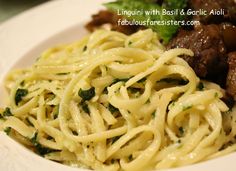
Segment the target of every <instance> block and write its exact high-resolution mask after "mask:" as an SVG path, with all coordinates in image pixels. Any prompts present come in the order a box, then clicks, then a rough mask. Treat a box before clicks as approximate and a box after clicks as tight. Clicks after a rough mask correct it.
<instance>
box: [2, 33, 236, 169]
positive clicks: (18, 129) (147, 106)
mask: <svg viewBox="0 0 236 171" xmlns="http://www.w3.org/2000/svg"><path fill="white" fill-rule="evenodd" d="M181 56H188V57H189V58H191V57H192V58H194V53H193V51H192V50H189V49H186V48H175V49H169V50H166V49H165V47H164V46H163V45H162V44H161V43H160V40H159V37H158V36H157V33H155V32H153V31H152V30H151V29H145V30H141V31H138V32H136V33H134V34H131V35H129V36H128V35H125V34H123V33H119V32H116V31H108V30H96V31H95V32H93V33H92V34H91V35H88V36H86V37H84V38H83V39H81V40H80V41H78V42H75V43H71V44H68V45H64V46H57V47H54V48H50V49H48V50H47V51H45V52H43V53H42V55H41V56H40V57H39V58H38V59H37V60H36V61H35V63H34V64H33V65H32V66H31V67H29V68H24V69H17V70H13V71H11V72H10V73H9V74H8V76H7V77H6V80H5V87H6V89H7V91H8V93H9V104H8V106H7V107H6V108H5V109H1V110H0V118H1V119H0V125H1V127H2V129H3V130H4V131H5V132H6V133H7V134H8V135H9V136H10V137H12V138H14V139H16V140H17V141H19V142H20V143H22V144H24V145H25V146H26V147H28V148H30V149H32V150H33V151H35V152H36V153H38V154H39V155H42V156H43V157H45V158H46V159H50V160H53V161H57V162H59V163H62V164H66V165H70V166H74V167H80V168H88V169H94V170H114V171H118V170H128V171H131V170H132V171H134V170H149V169H166V168H173V167H179V166H184V165H189V164H193V163H197V162H200V161H205V160H208V159H211V158H215V157H218V156H222V155H225V154H228V153H230V152H232V151H235V150H236V144H235V135H236V122H235V121H236V115H235V108H232V109H229V107H227V105H226V104H225V103H224V102H223V101H222V100H221V98H222V97H223V96H224V94H225V92H224V90H223V89H221V88H220V86H219V85H217V84H215V83H212V82H208V81H203V80H201V79H200V78H199V77H197V75H196V74H195V72H194V70H193V69H192V68H191V67H190V66H189V64H188V63H187V62H186V61H185V60H184V59H182V58H181ZM230 56H231V55H230ZM234 57H235V56H234V54H232V56H231V57H230V58H232V59H233V58H234ZM228 62H229V64H230V66H231V65H232V68H234V67H233V66H234V65H235V64H234V61H228ZM232 74H233V73H232ZM229 84H231V82H229ZM233 91H234V90H233Z"/></svg>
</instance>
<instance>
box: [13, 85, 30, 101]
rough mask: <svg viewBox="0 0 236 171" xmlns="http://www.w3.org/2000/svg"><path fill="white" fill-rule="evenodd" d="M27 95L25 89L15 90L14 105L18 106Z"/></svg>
mask: <svg viewBox="0 0 236 171" xmlns="http://www.w3.org/2000/svg"><path fill="white" fill-rule="evenodd" d="M27 94H28V90H27V89H21V88H19V89H17V90H16V95H15V103H16V105H18V104H19V103H20V102H21V100H22V98H23V97H25V96H26V95H27Z"/></svg>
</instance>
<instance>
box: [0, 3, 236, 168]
mask: <svg viewBox="0 0 236 171" xmlns="http://www.w3.org/2000/svg"><path fill="white" fill-rule="evenodd" d="M104 1H107V0H102V1H101V0H86V1H85V0H70V1H68V0H57V1H52V2H49V3H46V4H43V5H41V6H38V7H36V8H33V9H31V10H29V11H27V12H25V13H23V14H20V15H18V16H17V17H14V18H13V19H11V20H9V21H7V22H5V23H3V24H1V25H0V69H1V72H0V95H1V96H0V106H1V107H3V106H4V105H5V104H6V102H5V100H4V99H5V98H4V96H5V95H6V94H5V92H4V89H3V87H2V82H3V78H4V76H5V75H6V73H7V72H8V71H9V70H10V69H11V68H12V67H25V66H28V65H30V64H32V63H33V61H34V60H35V59H36V58H37V56H38V55H39V54H40V52H42V51H43V50H44V49H46V48H48V47H51V46H54V45H57V44H62V43H66V42H70V41H73V40H76V39H79V38H81V37H82V36H83V35H85V34H86V31H85V29H84V28H83V26H84V23H85V22H86V21H88V20H89V18H90V16H91V14H93V13H95V12H96V11H98V10H99V9H101V8H102V6H101V3H102V2H104ZM235 160H236V153H233V154H230V155H227V156H225V157H221V158H218V159H214V160H211V161H206V162H202V163H199V164H194V165H191V166H186V167H182V168H177V169H171V170H172V171H213V170H214V171H222V170H223V169H224V170H227V171H235V170H236V165H234V162H235ZM0 170H2V171H27V170H29V171H31V170H34V171H39V170H40V171H41V170H57V171H75V170H76V171H84V170H83V169H78V168H72V167H68V166H64V165H61V164H58V163H55V162H52V161H48V160H46V159H43V158H41V157H39V156H37V155H36V154H34V153H32V152H31V151H29V150H28V149H26V148H24V147H23V146H21V145H20V144H18V143H16V142H15V141H13V140H11V139H10V138H9V137H8V136H6V135H5V133H3V132H1V133H0Z"/></svg>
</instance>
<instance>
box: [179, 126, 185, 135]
mask: <svg viewBox="0 0 236 171" xmlns="http://www.w3.org/2000/svg"><path fill="white" fill-rule="evenodd" d="M179 133H180V134H181V135H183V134H184V128H183V127H179Z"/></svg>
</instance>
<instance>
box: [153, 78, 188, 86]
mask: <svg viewBox="0 0 236 171" xmlns="http://www.w3.org/2000/svg"><path fill="white" fill-rule="evenodd" d="M159 82H165V83H170V84H177V85H186V84H188V82H189V81H188V80H184V79H177V78H163V79H161V80H159V81H157V83H159Z"/></svg>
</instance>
